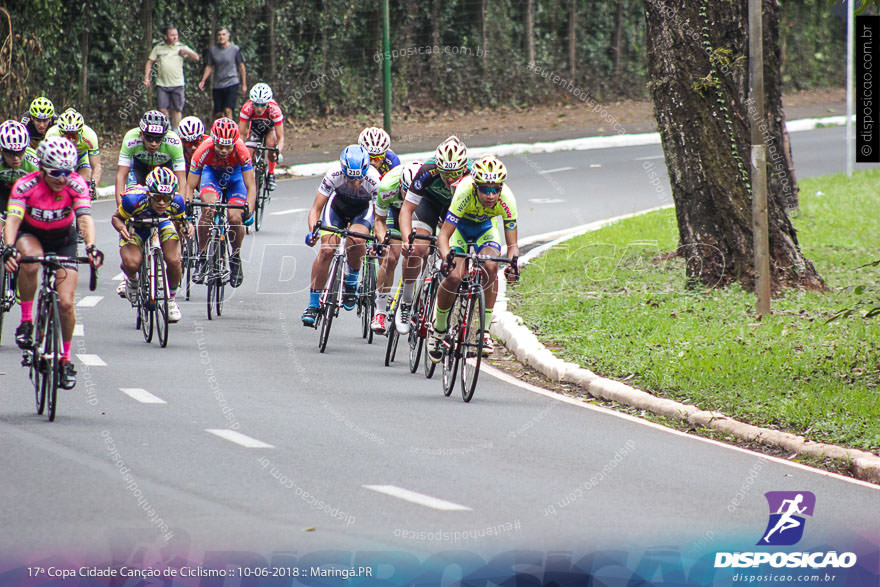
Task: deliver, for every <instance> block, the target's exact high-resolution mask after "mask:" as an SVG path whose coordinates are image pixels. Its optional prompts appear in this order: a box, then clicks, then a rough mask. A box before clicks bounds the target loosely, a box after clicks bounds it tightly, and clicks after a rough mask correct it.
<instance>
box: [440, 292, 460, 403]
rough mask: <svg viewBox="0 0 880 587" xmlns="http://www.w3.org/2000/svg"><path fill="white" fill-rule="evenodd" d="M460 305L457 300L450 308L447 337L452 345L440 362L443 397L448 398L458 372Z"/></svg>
mask: <svg viewBox="0 0 880 587" xmlns="http://www.w3.org/2000/svg"><path fill="white" fill-rule="evenodd" d="M460 305H461V301H460V300H458V299H457V300H456V301H455V303H454V304H453V306H452V311H451V312H450V313H449V315H450V317H451V318H452V323H451V324H450V325H449V331H448V334H447V336H448V337H449V340H451V341H452V344H451V347H450V348H448V349H445V351H444V353H443V359H442V360H441V361H440V363H441V364H442V365H443V395H445V396H446V397H449V396H450V395H451V394H452V390H453V388H455V376H456V373H457V372H458V353H459V351H460V349H459V342H460V337H461V319H460V317H459V311H460V310H459V306H460Z"/></svg>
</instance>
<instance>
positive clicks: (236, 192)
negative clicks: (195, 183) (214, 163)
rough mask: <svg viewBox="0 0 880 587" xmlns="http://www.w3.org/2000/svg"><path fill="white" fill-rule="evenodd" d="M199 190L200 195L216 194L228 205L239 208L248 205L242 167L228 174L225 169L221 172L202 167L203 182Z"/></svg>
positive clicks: (207, 166)
mask: <svg viewBox="0 0 880 587" xmlns="http://www.w3.org/2000/svg"><path fill="white" fill-rule="evenodd" d="M199 188H200V189H199V195H201V194H204V193H205V192H208V193H213V194H215V195H216V196H217V198H218V199H219V200H221V201H224V202H226V203H227V204H233V205H238V206H241V205H244V204H247V187H245V185H244V176H242V173H241V167H236V168H235V170H234V171H233V172H232V173H227V171H226V170H225V169H224V170H223V171H220V170H219V169H215V168H213V167H211V166H209V165H206V166H205V167H202V181H201V183H200V184H199ZM221 196H223V197H221ZM224 198H225V199H224ZM202 200H204V198H202Z"/></svg>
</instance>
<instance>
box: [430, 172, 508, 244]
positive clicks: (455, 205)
mask: <svg viewBox="0 0 880 587" xmlns="http://www.w3.org/2000/svg"><path fill="white" fill-rule="evenodd" d="M496 216H498V217H500V218H501V222H502V224H503V226H504V230H516V217H517V211H516V198H514V196H513V191H511V189H510V188H509V187H507V185H504V186H502V188H501V196H500V197H499V198H498V201H497V202H495V205H494V206H492V207H491V208H487V207H485V206H483V204H481V203H480V199H479V196H478V194H477V187H476V184H474V179H473V178H472V177H470V176H466V177H464V178H463V179H462V180H461V182H460V183H459V184H458V185H457V186H456V188H455V195H454V196H453V197H452V202H451V203H450V204H449V210H448V211H447V212H446V222H448V223H450V224H451V225H453V226H455V232H453V234H452V237H451V238H450V239H449V246H450V248H453V249H457V250H459V251H464V250H466V249H467V243H468V242H473V243H475V248H476V250H477V251H478V252H479V251H480V250H482V249H483V248H484V247H487V246H491V247H493V248H495V249H498V250H499V251H500V250H501V243H500V240H501V239H500V235H499V234H498V230H497V229H496V227H495V224H494V223H493V222H492V219H493V218H495V217H496Z"/></svg>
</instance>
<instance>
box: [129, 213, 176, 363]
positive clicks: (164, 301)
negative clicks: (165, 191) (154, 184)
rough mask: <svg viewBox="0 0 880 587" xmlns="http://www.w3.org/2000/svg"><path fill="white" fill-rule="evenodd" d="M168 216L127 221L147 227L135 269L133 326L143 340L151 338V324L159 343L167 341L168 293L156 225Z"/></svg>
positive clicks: (163, 344)
mask: <svg viewBox="0 0 880 587" xmlns="http://www.w3.org/2000/svg"><path fill="white" fill-rule="evenodd" d="M167 220H170V219H169V218H167V217H161V218H155V217H154V218H138V219H132V220H130V221H129V225H130V226H132V227H142V228H149V229H150V234H149V236H148V237H147V239H146V240H145V241H144V243H143V247H142V248H141V268H140V271H139V273H138V294H137V312H138V315H137V320H136V321H137V326H138V327H140V328H141V330H142V331H143V334H144V341H146V342H152V340H153V327H154V326H155V328H156V331H157V334H158V335H159V346H161V347H162V348H164V347H166V346H167V345H168V300H169V299H170V297H171V294H170V290H169V285H168V275H167V268H166V266H165V253H164V251H163V250H162V242H161V236H160V233H159V227H160V225H161V224H162V223H163V222H165V221H167Z"/></svg>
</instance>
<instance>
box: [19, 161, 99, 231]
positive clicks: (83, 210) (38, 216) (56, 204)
mask: <svg viewBox="0 0 880 587" xmlns="http://www.w3.org/2000/svg"><path fill="white" fill-rule="evenodd" d="M91 212H92V199H91V196H90V195H89V188H88V186H87V185H86V182H85V180H84V179H83V178H82V177H80V176H79V174H77V173H71V174H70V177H69V178H68V179H67V185H66V186H64V188H63V189H62V190H61V191H60V192H53V191H52V190H51V189H49V186H48V185H46V182H45V181H43V180H42V179H41V178H40V172H39V171H34V172H32V173H28V174H27V175H25V176H24V177H22V178H20V179H19V180H18V181H16V182H15V183H14V184H13V185H12V192H11V193H10V194H9V205H8V208H7V214H10V215H12V216H18V217H19V218H21V219H22V226H24V227H27V228H29V229H30V230H34V231H37V232H38V233H40V234H44V235H46V236H47V237H49V238H55V237H57V236H58V235H64V234H66V233H67V231H68V230H70V227H71V225H72V224H73V221H74V219H75V218H76V217H77V216H82V215H83V214H91Z"/></svg>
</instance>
